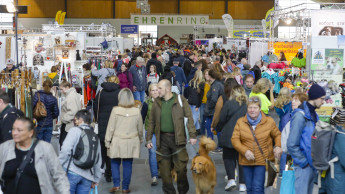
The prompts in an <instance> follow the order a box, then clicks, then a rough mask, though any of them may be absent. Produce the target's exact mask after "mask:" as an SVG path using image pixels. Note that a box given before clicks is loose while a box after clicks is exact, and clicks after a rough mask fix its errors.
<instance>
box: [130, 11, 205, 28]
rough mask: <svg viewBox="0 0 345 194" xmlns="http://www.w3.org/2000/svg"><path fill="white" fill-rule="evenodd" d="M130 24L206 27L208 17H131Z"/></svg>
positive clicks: (133, 15)
mask: <svg viewBox="0 0 345 194" xmlns="http://www.w3.org/2000/svg"><path fill="white" fill-rule="evenodd" d="M131 24H134V25H158V26H194V25H208V24H209V16H208V15H135V14H132V15H131Z"/></svg>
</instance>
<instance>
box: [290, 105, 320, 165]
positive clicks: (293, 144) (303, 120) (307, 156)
mask: <svg viewBox="0 0 345 194" xmlns="http://www.w3.org/2000/svg"><path fill="white" fill-rule="evenodd" d="M300 111H303V112H304V115H303V113H301V112H300ZM315 114H316V122H317V121H318V120H319V116H318V115H317V113H315ZM316 122H314V121H313V119H312V117H311V113H310V110H309V107H308V105H307V101H306V102H303V104H302V105H301V106H300V108H297V109H295V110H294V112H293V113H292V119H291V125H290V126H291V127H290V135H289V137H288V140H287V148H288V152H289V154H290V155H291V157H292V158H293V160H294V164H295V165H298V166H299V167H301V168H304V167H306V166H307V165H310V166H311V167H312V168H314V167H313V160H312V157H311V136H312V134H313V132H314V129H315V124H316Z"/></svg>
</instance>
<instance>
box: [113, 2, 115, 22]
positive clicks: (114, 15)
mask: <svg viewBox="0 0 345 194" xmlns="http://www.w3.org/2000/svg"><path fill="white" fill-rule="evenodd" d="M113 18H114V19H115V0H113Z"/></svg>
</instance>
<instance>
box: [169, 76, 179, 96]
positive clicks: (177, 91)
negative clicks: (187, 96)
mask: <svg viewBox="0 0 345 194" xmlns="http://www.w3.org/2000/svg"><path fill="white" fill-rule="evenodd" d="M173 83H174V78H173V77H171V85H172V86H171V92H173V93H176V94H180V90H179V89H178V87H177V86H176V85H173Z"/></svg>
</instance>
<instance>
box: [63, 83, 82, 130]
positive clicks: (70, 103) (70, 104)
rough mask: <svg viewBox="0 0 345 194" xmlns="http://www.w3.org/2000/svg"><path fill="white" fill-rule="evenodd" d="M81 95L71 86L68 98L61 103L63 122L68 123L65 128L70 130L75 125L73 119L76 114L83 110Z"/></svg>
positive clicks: (67, 94) (67, 93)
mask: <svg viewBox="0 0 345 194" xmlns="http://www.w3.org/2000/svg"><path fill="white" fill-rule="evenodd" d="M81 108H82V102H81V97H80V95H79V94H78V93H77V91H76V90H75V88H70V89H68V90H67V92H66V98H65V99H64V101H63V102H62V103H61V122H62V123H64V124H66V128H65V130H66V131H67V132H68V131H69V130H70V128H72V127H73V126H74V123H73V119H74V116H75V114H76V113H77V112H78V111H79V110H81Z"/></svg>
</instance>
